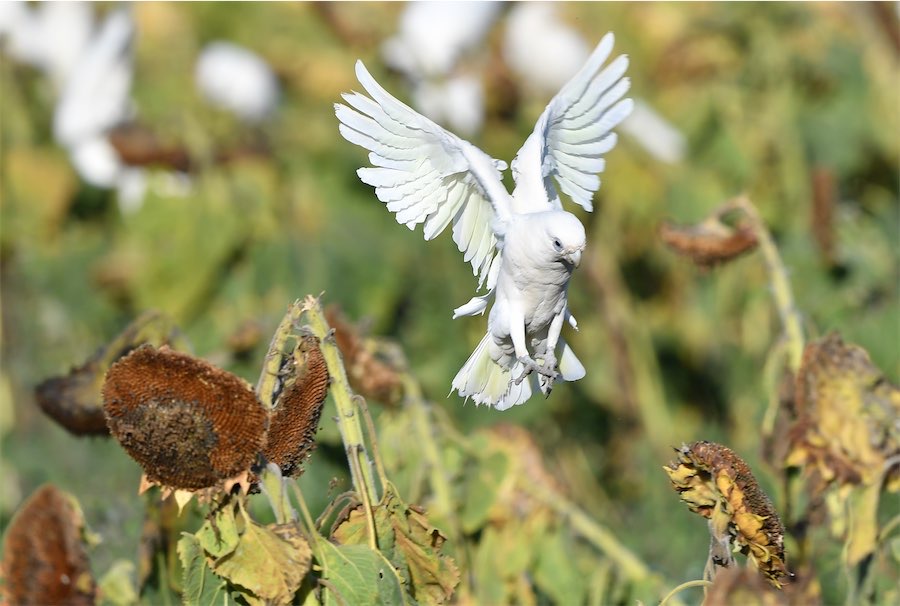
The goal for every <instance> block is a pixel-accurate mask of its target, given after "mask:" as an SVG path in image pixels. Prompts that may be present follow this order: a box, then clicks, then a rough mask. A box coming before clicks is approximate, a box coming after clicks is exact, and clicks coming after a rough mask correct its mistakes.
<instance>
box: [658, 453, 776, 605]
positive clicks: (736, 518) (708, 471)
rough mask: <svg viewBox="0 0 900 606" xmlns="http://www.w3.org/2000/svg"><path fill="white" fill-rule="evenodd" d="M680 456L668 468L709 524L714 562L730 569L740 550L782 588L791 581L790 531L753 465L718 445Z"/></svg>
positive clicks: (680, 490)
mask: <svg viewBox="0 0 900 606" xmlns="http://www.w3.org/2000/svg"><path fill="white" fill-rule="evenodd" d="M675 452H676V453H677V457H676V459H675V460H674V461H672V462H671V463H669V465H668V467H663V469H664V470H665V471H666V473H667V474H668V475H669V479H670V480H671V481H672V486H673V488H675V490H676V491H677V492H678V493H679V495H680V496H681V500H682V501H684V502H685V503H686V504H687V506H688V507H689V508H690V510H691V511H693V512H695V513H699V514H700V515H702V516H703V517H705V518H707V519H708V520H709V527H710V533H711V535H712V543H711V548H710V556H711V557H710V563H711V564H713V566H714V567H725V568H727V567H728V566H730V564H731V561H730V557H731V556H730V554H731V552H732V551H734V550H737V549H739V550H740V551H741V552H742V553H744V554H745V555H747V556H748V557H749V558H750V560H751V561H752V562H753V563H754V564H755V565H756V567H757V568H758V569H759V570H760V572H762V574H763V575H764V576H765V577H766V579H767V580H768V581H769V582H770V583H771V584H772V585H774V586H775V587H778V588H780V587H781V586H782V583H783V579H784V578H785V577H786V576H788V572H787V569H786V567H785V561H784V526H782V524H781V520H780V519H779V518H778V514H777V513H776V512H775V508H774V507H772V503H771V501H769V498H768V497H767V496H766V494H765V493H764V492H763V491H762V489H761V488H760V487H759V484H758V483H757V481H756V478H754V477H753V473H752V472H751V471H750V468H749V467H748V466H747V464H746V463H745V462H744V461H743V460H742V459H741V458H740V457H739V456H737V455H736V454H735V453H734V452H733V451H732V450H731V449H729V448H727V447H725V446H722V445H721V444H716V443H713V442H694V443H693V444H691V445H690V446H688V445H684V446H682V447H681V448H678V449H676V451H675Z"/></svg>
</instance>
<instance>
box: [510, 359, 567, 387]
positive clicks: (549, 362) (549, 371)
mask: <svg viewBox="0 0 900 606" xmlns="http://www.w3.org/2000/svg"><path fill="white" fill-rule="evenodd" d="M519 362H520V363H521V364H522V365H523V366H525V369H524V370H523V371H522V374H520V375H519V376H518V377H516V381H515V383H516V385H518V384H519V383H521V382H522V381H524V380H525V377H527V376H528V375H530V374H531V373H533V372H536V373H538V374H539V375H541V376H540V382H541V391H544V385H545V382H546V383H548V384H550V385H553V382H554V381H556V378H557V377H558V376H559V373H557V372H556V359H555V358H554V357H552V356H549V357H547V358H546V359H545V360H544V364H538V363H537V362H535V361H534V360H533V359H532V358H530V357H529V356H522V357H521V358H519ZM545 393H546V394H549V391H546V392H545Z"/></svg>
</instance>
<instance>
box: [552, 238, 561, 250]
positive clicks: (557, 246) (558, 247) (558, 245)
mask: <svg viewBox="0 0 900 606" xmlns="http://www.w3.org/2000/svg"><path fill="white" fill-rule="evenodd" d="M553 248H555V249H556V250H562V242H560V241H559V238H553Z"/></svg>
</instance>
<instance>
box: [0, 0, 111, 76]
mask: <svg viewBox="0 0 900 606" xmlns="http://www.w3.org/2000/svg"><path fill="white" fill-rule="evenodd" d="M93 33H94V9H93V7H92V6H91V5H90V3H87V2H41V3H30V2H24V0H10V1H8V2H0V39H3V40H5V42H4V47H5V50H6V52H8V53H9V54H10V55H11V56H12V57H13V58H14V59H15V60H16V61H18V62H20V63H25V64H28V65H31V66H33V67H35V68H37V69H39V70H41V71H42V72H44V73H45V74H47V75H48V76H49V77H50V79H51V80H52V82H53V84H54V87H55V89H56V90H57V91H60V90H62V89H63V87H64V86H65V85H66V82H67V81H68V79H69V76H70V75H71V74H72V71H73V70H74V68H75V65H76V63H77V62H78V61H79V60H80V59H81V55H82V54H83V53H84V52H85V49H86V48H87V46H88V42H89V41H90V39H91V36H92V35H93Z"/></svg>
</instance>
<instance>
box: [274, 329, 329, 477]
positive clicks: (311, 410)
mask: <svg viewBox="0 0 900 606" xmlns="http://www.w3.org/2000/svg"><path fill="white" fill-rule="evenodd" d="M284 366H285V367H284V369H283V371H282V372H283V373H284V377H282V380H283V381H284V384H283V387H282V388H281V389H280V391H279V392H278V395H277V398H276V399H275V406H274V408H273V409H272V411H271V417H270V421H269V438H268V442H267V444H266V447H265V449H264V451H263V454H264V455H265V457H266V459H267V460H268V461H271V462H272V463H275V464H276V465H278V466H279V467H280V468H281V473H282V475H285V476H297V475H300V473H302V471H303V468H302V464H303V462H304V461H305V460H306V459H307V457H308V456H309V454H310V453H311V452H312V450H313V448H315V445H316V431H317V430H318V429H319V417H320V415H321V414H322V406H323V405H324V403H325V396H327V395H328V385H329V377H328V368H327V367H326V365H325V358H324V357H323V356H322V350H321V349H319V339H317V338H316V337H313V336H305V337H302V338H301V339H300V342H299V344H298V345H297V347H296V349H295V350H294V353H293V356H292V357H291V358H288V359H287V360H286V364H285V365H284Z"/></svg>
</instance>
